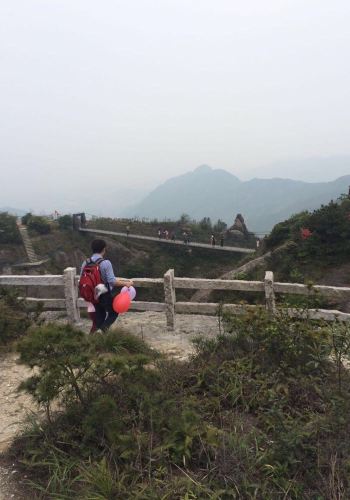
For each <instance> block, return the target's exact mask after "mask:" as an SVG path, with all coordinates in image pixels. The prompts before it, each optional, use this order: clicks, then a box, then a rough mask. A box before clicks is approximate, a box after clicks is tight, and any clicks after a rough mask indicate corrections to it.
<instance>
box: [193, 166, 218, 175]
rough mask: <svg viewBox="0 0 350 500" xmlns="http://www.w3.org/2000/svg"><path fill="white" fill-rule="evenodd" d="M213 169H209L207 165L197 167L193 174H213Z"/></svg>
mask: <svg viewBox="0 0 350 500" xmlns="http://www.w3.org/2000/svg"><path fill="white" fill-rule="evenodd" d="M213 170H214V169H213V168H211V167H209V165H199V167H197V168H195V169H194V172H197V173H199V174H202V173H203V174H204V173H208V172H213Z"/></svg>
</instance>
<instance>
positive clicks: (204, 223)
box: [199, 217, 212, 231]
mask: <svg viewBox="0 0 350 500" xmlns="http://www.w3.org/2000/svg"><path fill="white" fill-rule="evenodd" d="M199 226H200V228H201V229H203V230H204V231H211V230H212V223H211V220H210V217H203V219H202V220H201V221H199Z"/></svg>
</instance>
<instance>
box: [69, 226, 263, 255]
mask: <svg viewBox="0 0 350 500" xmlns="http://www.w3.org/2000/svg"><path fill="white" fill-rule="evenodd" d="M79 231H82V232H85V233H94V234H106V235H109V236H122V237H123V238H125V239H126V238H127V239H132V238H134V239H136V240H148V241H155V242H157V243H165V244H168V245H180V246H182V247H189V248H205V249H207V250H218V251H221V252H234V253H249V254H251V253H254V252H255V249H253V248H243V247H231V246H223V247H221V246H220V245H215V246H212V245H207V244H206V243H195V242H191V243H188V244H187V245H185V243H184V242H183V241H182V240H166V239H164V238H156V237H154V236H144V235H141V234H129V236H126V233H119V232H116V231H106V230H104V229H85V228H80V229H79Z"/></svg>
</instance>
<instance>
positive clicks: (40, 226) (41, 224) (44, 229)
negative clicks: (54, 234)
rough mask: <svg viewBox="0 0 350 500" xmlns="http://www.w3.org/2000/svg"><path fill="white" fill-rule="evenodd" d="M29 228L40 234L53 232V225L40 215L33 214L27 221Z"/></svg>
mask: <svg viewBox="0 0 350 500" xmlns="http://www.w3.org/2000/svg"><path fill="white" fill-rule="evenodd" d="M27 226H28V229H30V230H31V231H34V232H36V233H38V234H48V233H50V232H51V225H50V223H49V222H48V220H47V219H45V218H44V217H40V216H38V215H32V216H31V217H30V219H29V220H28V223H27Z"/></svg>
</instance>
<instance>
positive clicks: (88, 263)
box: [80, 239, 133, 333]
mask: <svg viewBox="0 0 350 500" xmlns="http://www.w3.org/2000/svg"><path fill="white" fill-rule="evenodd" d="M91 250H92V255H91V257H90V258H89V259H86V260H85V261H84V262H83V264H82V266H81V271H80V281H81V282H82V276H83V275H84V271H86V267H90V268H91V267H92V268H96V271H97V272H98V273H99V276H100V281H101V283H99V284H98V285H97V286H96V287H95V297H94V300H93V302H88V304H87V310H88V314H89V317H90V319H91V320H92V327H91V330H90V333H93V332H96V331H101V332H105V331H106V330H108V328H110V326H111V325H112V324H113V323H114V322H115V320H116V319H117V317H118V313H116V312H115V311H114V309H113V299H114V297H115V296H116V295H117V293H118V291H119V290H118V287H123V286H126V287H128V288H130V287H131V286H133V282H132V280H128V279H124V278H116V277H115V274H114V270H113V266H112V263H111V261H110V260H108V259H106V258H105V257H106V252H107V244H106V242H105V241H104V240H100V239H96V240H93V241H92V243H91Z"/></svg>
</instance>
